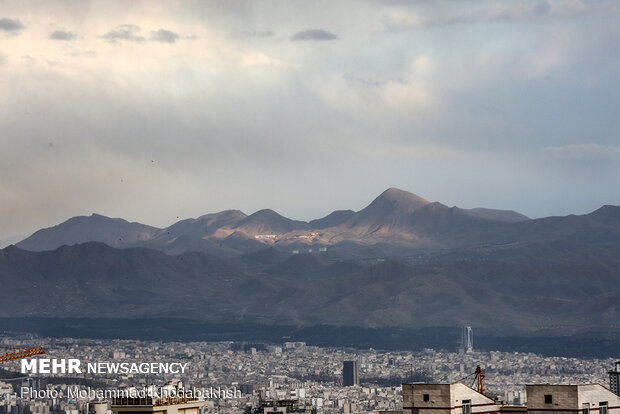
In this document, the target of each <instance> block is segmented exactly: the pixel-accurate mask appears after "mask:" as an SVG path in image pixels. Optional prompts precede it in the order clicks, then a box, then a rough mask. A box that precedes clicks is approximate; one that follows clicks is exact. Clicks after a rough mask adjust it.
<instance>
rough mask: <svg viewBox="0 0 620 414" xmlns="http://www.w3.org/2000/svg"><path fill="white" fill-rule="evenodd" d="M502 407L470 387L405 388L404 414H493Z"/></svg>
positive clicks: (413, 385)
mask: <svg viewBox="0 0 620 414" xmlns="http://www.w3.org/2000/svg"><path fill="white" fill-rule="evenodd" d="M499 412H500V405H499V404H498V403H497V402H495V401H494V400H492V399H491V398H489V397H487V396H486V395H483V394H480V393H479V392H477V391H476V390H474V389H472V388H470V387H468V386H467V385H465V384H463V383H460V382H455V383H452V384H403V414H490V413H499Z"/></svg>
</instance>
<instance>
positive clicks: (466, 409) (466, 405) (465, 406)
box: [463, 400, 471, 414]
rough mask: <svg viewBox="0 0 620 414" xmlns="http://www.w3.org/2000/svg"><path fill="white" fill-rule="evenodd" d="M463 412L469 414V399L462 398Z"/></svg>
mask: <svg viewBox="0 0 620 414" xmlns="http://www.w3.org/2000/svg"><path fill="white" fill-rule="evenodd" d="M463 414H471V400H463Z"/></svg>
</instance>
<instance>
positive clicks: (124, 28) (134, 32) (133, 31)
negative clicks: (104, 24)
mask: <svg viewBox="0 0 620 414" xmlns="http://www.w3.org/2000/svg"><path fill="white" fill-rule="evenodd" d="M101 38H102V39H105V40H106V41H108V42H110V43H116V42H118V41H122V40H125V41H128V42H144V41H145V40H146V39H144V37H143V36H142V35H141V34H140V28H139V27H138V26H136V25H135V24H122V25H120V26H116V27H115V28H114V29H112V30H110V31H109V32H108V33H106V34H104V35H102V36H101Z"/></svg>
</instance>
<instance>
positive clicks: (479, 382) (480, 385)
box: [474, 365, 485, 394]
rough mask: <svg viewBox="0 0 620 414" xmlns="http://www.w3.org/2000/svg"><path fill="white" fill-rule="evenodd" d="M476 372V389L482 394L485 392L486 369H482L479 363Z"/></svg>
mask: <svg viewBox="0 0 620 414" xmlns="http://www.w3.org/2000/svg"><path fill="white" fill-rule="evenodd" d="M474 374H476V376H475V378H474V382H475V383H476V391H478V392H479V393H480V394H484V377H485V375H484V371H482V368H480V365H478V366H477V367H476V371H475V372H474Z"/></svg>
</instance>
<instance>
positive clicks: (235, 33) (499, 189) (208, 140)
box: [0, 0, 620, 245]
mask: <svg viewBox="0 0 620 414" xmlns="http://www.w3.org/2000/svg"><path fill="white" fill-rule="evenodd" d="M35 4H36V5H35ZM619 12H620V6H619V5H618V3H617V2H615V1H596V2H593V1H577V0H571V1H564V0H562V1H523V2H512V1H501V2H497V1H479V2H471V1H464V2H461V1H440V2H427V1H379V0H377V1H372V0H367V1H356V2H353V1H339V2H332V1H320V2H312V3H309V2H278V3H272V2H263V1H252V2H250V1H245V2H244V1H236V2H218V1H206V2H203V1H193V2H191V1H189V2H146V1H135V2H131V3H127V2H120V1H110V2H77V1H76V2H59V1H48V2H40V3H31V2H20V1H2V2H0V79H1V80H0V107H1V108H2V110H0V128H1V131H2V132H1V133H0V144H1V145H2V151H1V152H0V200H1V202H0V229H1V230H0V241H1V242H2V245H6V244H8V243H9V242H15V241H18V240H20V239H23V238H24V237H25V236H27V235H29V234H31V233H32V232H33V231H35V230H37V229H39V228H41V227H47V226H50V225H53V224H57V223H59V222H61V221H64V220H66V219H67V218H69V217H72V216H75V215H82V214H90V213H93V212H97V213H101V214H104V215H107V216H112V217H123V218H125V219H128V220H135V221H140V222H142V223H146V224H150V225H154V226H160V227H163V226H168V225H170V224H172V223H174V222H176V221H178V219H179V218H187V217H196V216H199V215H202V214H205V213H209V212H216V211H220V210H223V209H229V208H238V209H241V210H243V211H244V212H245V213H247V214H250V213H252V212H254V211H256V210H259V209H261V208H266V207H269V208H273V209H275V210H276V211H278V212H279V213H281V214H284V215H286V216H287V217H291V218H294V219H301V220H309V219H313V218H318V217H322V216H324V215H326V214H327V213H329V212H331V211H333V210H335V209H342V208H352V209H355V210H358V209H361V208H362V207H364V206H365V205H367V204H368V203H369V202H370V201H371V200H372V198H373V197H375V196H376V194H379V193H380V192H381V191H383V190H385V189H386V188H388V187H392V186H396V187H399V188H402V189H406V190H408V191H412V192H415V193H417V194H419V195H421V196H423V197H425V198H427V199H429V200H433V201H434V200H436V201H440V202H442V203H444V204H446V205H448V206H452V205H458V206H460V207H463V208H472V207H480V206H484V207H491V208H500V209H511V210H516V211H518V212H520V213H523V214H525V215H527V216H529V217H533V218H535V217H541V216H548V215H566V214H571V213H575V214H584V213H589V212H591V211H593V210H595V209H597V208H599V207H600V206H602V205H605V204H614V205H618V204H620V186H618V185H617V180H618V177H619V176H620V146H619V144H618V132H617V131H618V130H619V129H618V127H619V126H620V125H619V123H620V116H619V115H620V114H619V113H618V111H619V109H618V108H620V102H619V98H618V97H619V95H618V88H619V80H618V77H617V72H618V71H617V69H618V64H619V63H620V62H619V59H620V53H619V52H618V48H617V45H618V41H619V40H620V27H619V26H618V25H617V21H618V14H619Z"/></svg>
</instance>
